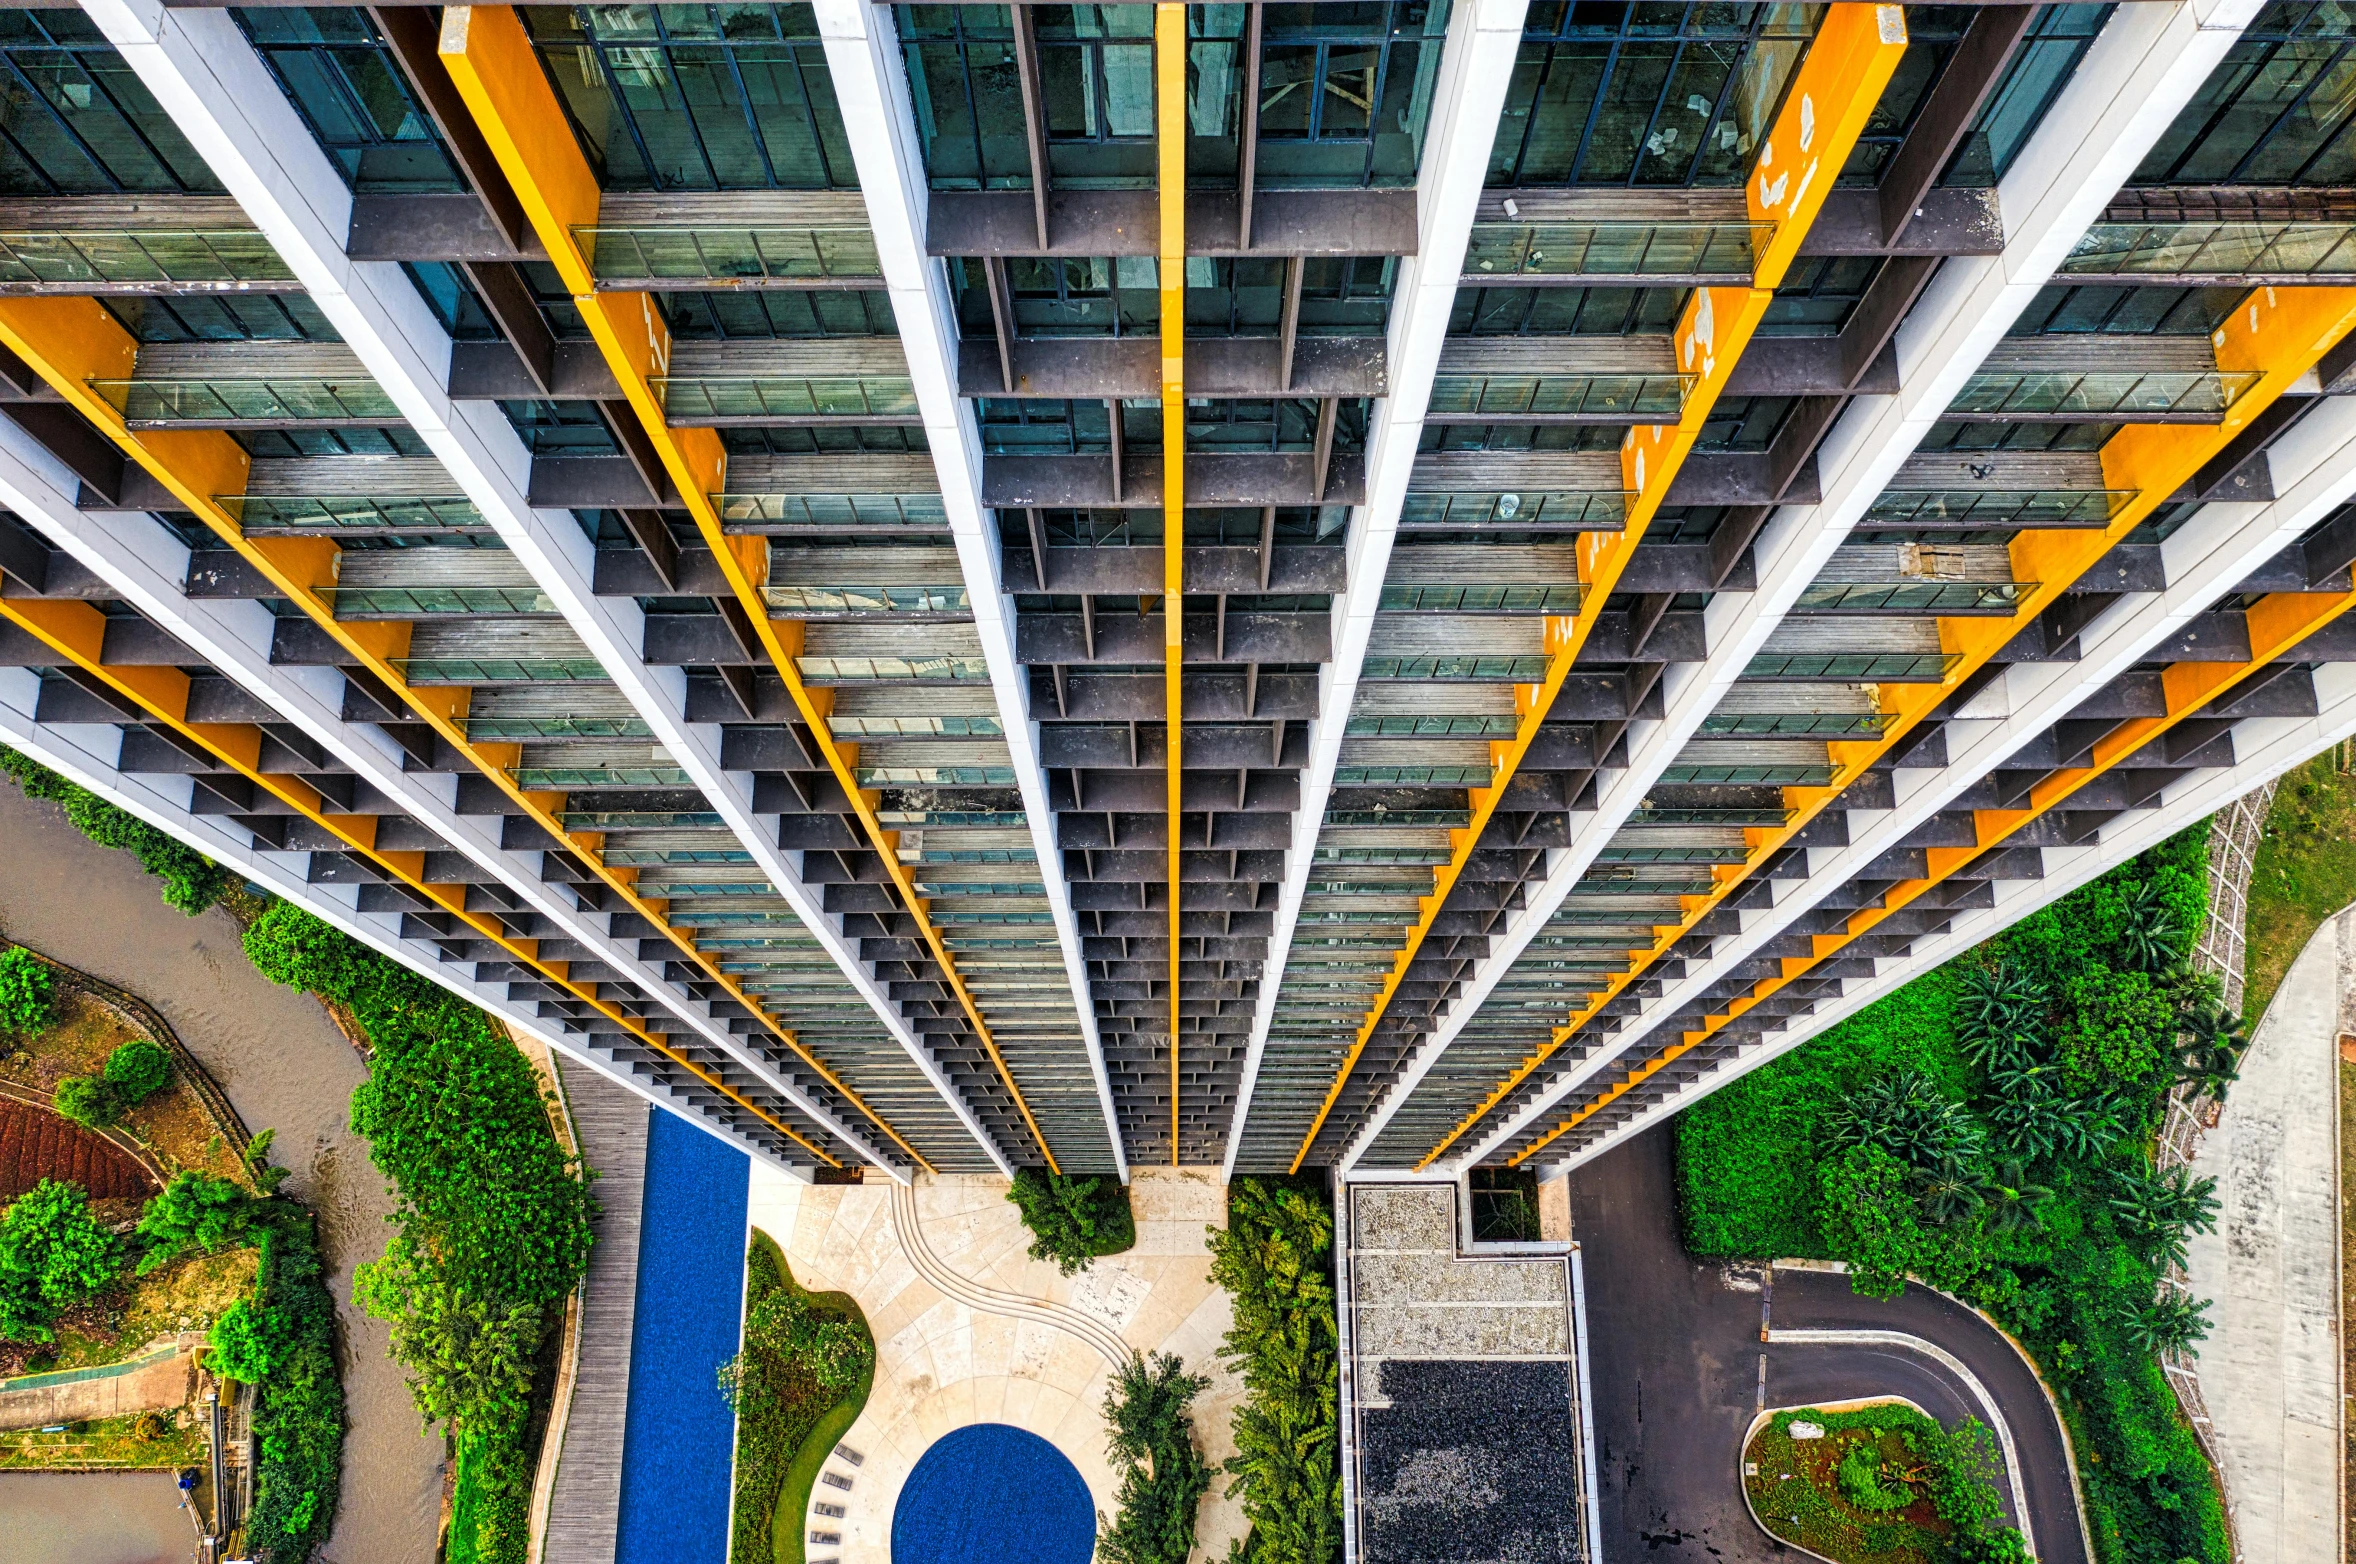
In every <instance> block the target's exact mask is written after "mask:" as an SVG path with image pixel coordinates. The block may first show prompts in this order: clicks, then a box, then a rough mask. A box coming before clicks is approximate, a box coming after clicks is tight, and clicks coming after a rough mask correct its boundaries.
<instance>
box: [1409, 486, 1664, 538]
mask: <svg viewBox="0 0 2356 1564" xmlns="http://www.w3.org/2000/svg"><path fill="white" fill-rule="evenodd" d="M1399 525H1400V526H1402V527H1480V526H1510V527H1517V528H1529V527H1576V528H1584V529H1585V530H1587V531H1590V532H1618V531H1620V530H1622V529H1623V528H1625V527H1626V526H1627V525H1628V496H1627V495H1626V494H1624V493H1622V492H1621V491H1619V490H1617V489H1609V490H1602V491H1597V490H1592V489H1550V490H1538V489H1469V490H1452V491H1447V492H1438V493H1422V494H1410V495H1408V496H1407V500H1406V503H1405V504H1404V505H1403V506H1401V507H1400V510H1399Z"/></svg>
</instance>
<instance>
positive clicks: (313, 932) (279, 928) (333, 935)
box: [244, 901, 385, 1005]
mask: <svg viewBox="0 0 2356 1564" xmlns="http://www.w3.org/2000/svg"><path fill="white" fill-rule="evenodd" d="M244 945H245V957H246V960H248V961H250V962H252V963H253V964H254V970H255V971H257V972H259V973H261V974H262V976H264V977H266V978H268V979H269V980H270V981H271V982H273V983H277V984H280V985H282V986H283V987H286V988H299V989H304V990H307V991H308V992H310V993H314V994H317V995H318V996H319V997H320V998H322V999H330V1000H333V1001H335V1002H336V1003H337V1004H339V1005H341V1004H350V1003H351V1002H352V1001H353V999H354V998H356V997H357V996H359V995H360V994H361V993H363V992H364V991H367V990H368V989H370V988H371V987H372V986H373V985H374V984H375V983H376V982H377V981H378V980H379V979H381V978H382V977H383V975H384V974H383V972H382V967H383V965H384V964H385V962H384V958H383V957H381V956H379V955H378V954H377V953H376V952H375V951H372V950H370V949H369V948H368V947H367V946H365V945H363V944H361V943H360V942H359V941H358V940H356V939H354V938H352V937H351V936H350V935H348V934H346V933H344V932H343V931H342V930H341V929H338V928H337V927H335V925H333V924H331V923H329V922H327V921H326V920H325V919H322V918H317V917H314V916H312V915H311V914H310V913H308V912H305V911H304V910H303V909H302V908H300V907H298V906H296V905H295V904H294V903H293V902H290V901H274V902H272V903H271V904H270V905H269V906H267V907H265V908H263V909H262V913H261V916H259V917H257V918H255V919H254V921H253V922H251V923H249V924H247V925H246V929H245V935H244Z"/></svg>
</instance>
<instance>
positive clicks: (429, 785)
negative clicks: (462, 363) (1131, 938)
mask: <svg viewBox="0 0 2356 1564" xmlns="http://www.w3.org/2000/svg"><path fill="white" fill-rule="evenodd" d="M76 486H77V485H76V480H75V479H74V478H73V476H72V474H70V473H69V472H67V471H66V470H65V468H64V467H63V465H62V464H60V463H58V461H57V460H56V458H54V457H53V456H51V455H50V454H49V453H48V452H47V451H45V450H43V449H42V448H41V447H40V446H39V445H38V444H37V443H35V442H34V440H33V439H32V437H31V436H30V435H27V434H25V433H24V432H23V431H22V430H20V429H19V428H17V426H16V425H15V424H14V423H11V422H9V421H7V420H5V419H0V507H4V508H6V509H7V510H9V511H11V512H13V513H14V514H15V515H16V516H18V517H19V518H20V519H22V520H23V521H25V522H26V523H27V524H28V525H30V526H32V527H33V528H34V530H36V531H37V532H39V533H40V534H41V535H42V536H43V537H44V538H46V539H47V540H48V541H49V543H50V544H51V545H52V546H53V547H55V548H57V549H59V550H61V551H62V552H64V553H65V554H66V555H67V556H68V557H69V558H71V559H72V560H73V561H74V562H75V563H76V564H79V565H80V566H82V567H83V568H84V569H86V570H88V571H89V572H90V573H91V574H92V575H94V576H96V577H98V578H99V579H100V580H102V581H104V582H106V583H107V585H108V586H109V587H111V588H112V589H113V590H114V591H115V592H116V593H117V594H118V595H119V596H120V597H121V598H122V600H123V601H124V602H127V603H129V604H130V605H131V606H132V607H134V608H136V609H138V610H139V611H140V613H142V614H144V615H146V616H147V618H148V619H150V620H151V621H153V622H154V623H155V624H157V625H158V626H160V627H161V628H162V629H164V630H165V631H166V632H168V633H169V634H171V635H172V636H173V637H174V639H176V640H178V641H179V642H180V643H181V644H182V645H184V646H186V647H187V648H188V649H189V651H190V652H191V653H193V654H194V655H195V656H197V657H200V658H202V659H203V660H204V661H205V662H207V663H209V664H210V665H211V666H212V667H213V668H214V669H215V670H216V671H218V672H220V673H221V674H223V675H225V676H226V677H228V678H230V679H232V680H235V681H236V682H237V683H238V684H239V685H240V686H242V687H243V688H245V689H246V690H248V691H250V692H251V693H252V694H253V695H254V696H255V698H257V699H259V700H261V701H263V702H265V703H266V704H267V705H268V706H269V707H270V708H271V709H272V710H273V711H274V712H276V713H277V714H278V715H279V717H280V718H281V719H282V720H284V721H286V722H288V723H290V724H292V725H293V726H295V727H298V728H300V729H302V731H303V732H304V733H305V734H306V735H308V736H309V737H310V738H311V739H312V740H314V741H315V742H317V743H318V744H319V745H320V746H321V747H322V748H323V749H325V750H326V751H327V753H329V754H330V755H332V756H334V757H335V759H336V761H337V762H338V763H339V764H341V765H343V766H344V767H345V768H346V769H348V770H349V771H350V772H351V773H352V774H353V775H354V776H356V777H358V778H359V779H360V780H361V781H362V782H365V783H366V784H367V785H368V786H369V787H370V788H372V789H374V790H375V791H376V792H377V793H378V794H380V795H382V796H383V797H384V798H385V799H387V800H388V801H390V802H391V803H393V804H394V805H396V806H397V807H398V808H399V809H400V810H401V811H402V813H404V814H406V815H408V816H409V817H411V818H412V819H415V820H416V821H417V822H418V823H419V824H421V825H424V826H426V827H427V828H428V829H430V830H433V831H434V832H436V833H437V834H439V835H440V836H441V837H442V838H443V839H444V840H445V841H447V842H449V843H450V845H451V846H452V847H454V848H456V849H457V850H458V851H459V852H461V853H463V854H465V855H466V857H467V858H468V859H469V860H471V861H472V862H474V863H475V864H476V865H478V866H479V867H481V868H482V869H484V870H487V871H488V872H490V873H492V874H494V875H497V876H498V877H499V880H500V883H501V884H503V885H505V886H507V887H508V889H510V890H511V891H513V892H514V893H515V894H516V895H517V896H519V897H520V898H522V900H523V902H524V904H525V905H526V906H528V907H530V908H531V909H532V910H533V911H534V912H536V913H538V914H539V915H541V916H542V917H545V918H547V919H548V920H549V922H550V923H551V925H553V926H554V927H555V928H557V929H559V930H561V931H562V933H563V935H564V937H565V938H567V939H569V940H573V941H576V942H577V943H579V944H580V945H582V946H583V947H584V948H586V949H589V950H592V951H595V952H596V954H597V959H598V960H599V961H601V962H603V963H604V964H606V965H607V966H610V967H612V968H613V969H614V970H615V971H617V972H620V973H623V974H625V975H626V976H627V977H628V978H629V979H630V981H631V982H633V983H635V984H637V985H638V987H640V988H641V989H643V990H644V991H645V992H646V993H647V994H648V995H649V996H650V997H651V998H653V999H654V1000H655V1001H657V1002H658V1003H660V1004H661V1005H662V1006H663V1007H664V1008H665V1009H666V1010H668V1011H670V1012H671V1013H672V1014H673V1015H674V1016H676V1017H677V1018H678V1019H679V1021H680V1022H681V1023H683V1024H684V1025H685V1026H686V1027H687V1028H688V1029H689V1030H691V1031H693V1032H694V1033H695V1034H696V1035H697V1036H699V1037H701V1038H703V1039H704V1040H705V1041H707V1042H709V1043H711V1044H712V1045H713V1046H715V1047H717V1048H719V1049H721V1050H722V1051H723V1052H725V1053H727V1054H728V1055H729V1056H730V1057H732V1058H734V1059H736V1060H737V1061H738V1062H739V1063H740V1064H742V1065H743V1066H744V1068H745V1069H747V1070H748V1071H750V1072H751V1073H752V1074H753V1076H754V1077H755V1078H757V1079H758V1080H759V1081H760V1082H761V1084H762V1085H763V1086H765V1087H767V1088H768V1089H769V1090H770V1091H773V1092H775V1093H776V1094H777V1095H778V1096H780V1097H782V1098H783V1099H785V1100H786V1101H787V1102H790V1103H791V1104H793V1106H794V1108H795V1110H796V1111H798V1112H800V1113H802V1114H804V1115H806V1116H807V1117H809V1118H810V1119H811V1120H813V1121H814V1122H816V1123H818V1124H820V1125H822V1126H824V1127H825V1129H826V1130H827V1131H828V1133H830V1134H832V1135H833V1136H834V1137H835V1138H836V1139H837V1140H839V1141H841V1142H842V1143H843V1144H844V1145H845V1146H847V1147H849V1148H850V1149H851V1150H852V1151H853V1152H854V1153H855V1154H856V1155H858V1156H859V1157H861V1158H862V1159H864V1160H865V1161H867V1162H869V1163H870V1164H872V1165H873V1166H875V1167H876V1168H878V1169H879V1170H881V1171H884V1172H887V1173H892V1172H893V1171H894V1170H893V1166H892V1164H891V1163H890V1162H889V1161H887V1160H886V1158H885V1157H884V1155H883V1153H882V1152H881V1151H880V1150H879V1149H878V1147H877V1145H876V1140H877V1137H875V1136H873V1135H871V1134H867V1133H864V1132H863V1131H861V1130H860V1129H858V1128H856V1127H854V1126H853V1125H851V1124H849V1123H847V1122H845V1121H844V1120H843V1119H842V1118H841V1117H840V1116H838V1115H836V1114H834V1113H832V1112H830V1111H829V1110H828V1109H827V1108H826V1107H825V1106H824V1105H823V1104H821V1103H818V1102H816V1101H815V1100H813V1099H812V1098H811V1097H810V1096H809V1094H808V1093H807V1092H805V1091H803V1090H802V1088H801V1087H800V1086H798V1085H796V1084H795V1083H794V1081H793V1080H792V1079H790V1078H789V1077H787V1076H786V1075H784V1074H782V1073H781V1072H780V1071H779V1070H778V1069H777V1067H776V1066H775V1065H772V1064H771V1063H769V1061H768V1060H766V1059H764V1058H762V1057H761V1056H760V1055H759V1054H757V1053H752V1051H751V1050H748V1049H746V1048H745V1047H744V1046H743V1044H742V1042H741V1040H739V1039H737V1038H736V1037H735V1036H734V1034H733V1033H731V1032H730V1031H729V1029H728V1024H727V1022H726V1021H725V1020H724V1019H723V1018H721V1017H719V1016H716V1015H714V1014H713V1013H712V1012H711V1009H710V1007H709V1006H707V1005H705V1004H703V1003H701V1002H700V1001H697V1000H696V999H694V998H693V997H691V996H690V995H688V994H686V993H685V992H683V991H682V990H681V989H680V988H679V987H678V986H677V985H675V984H672V983H669V982H666V981H664V979H663V973H662V967H661V964H660V963H659V962H649V961H645V960H642V959H641V958H640V957H639V956H638V954H637V952H636V951H635V950H634V949H632V948H631V945H630V944H629V943H626V942H624V941H622V940H618V939H616V938H614V937H613V935H612V934H611V933H609V932H608V926H607V919H606V918H605V917H604V916H603V915H602V914H599V913H596V912H592V911H590V910H588V909H586V908H584V907H582V906H580V905H579V904H578V903H577V902H576V901H575V900H574V899H573V897H572V895H571V894H570V893H569V892H568V891H566V890H565V889H564V888H563V887H561V886H558V885H553V884H550V883H549V882H547V881H546V880H544V879H542V878H541V875H540V872H539V871H540V860H541V857H542V855H541V854H540V853H538V852H526V851H517V850H514V849H510V848H507V847H504V846H502V845H501V843H500V821H501V818H502V817H499V816H484V815H461V814H459V813H458V811H457V807H456V806H457V794H458V782H457V778H456V777H454V776H449V775H439V776H436V775H420V774H415V773H411V772H410V771H408V770H407V769H406V768H405V766H404V764H403V757H402V753H401V751H400V748H399V747H398V746H397V745H395V744H394V743H393V741H392V740H391V739H390V738H388V737H386V736H385V734H384V733H383V731H382V730H381V729H375V730H371V729H369V728H366V727H362V726H360V725H358V724H354V723H348V722H345V721H344V720H343V716H342V708H343V694H344V676H343V674H342V673H341V672H339V671H337V670H336V669H333V668H287V667H282V666H280V665H278V664H275V663H272V662H271V661H270V645H271V639H272V636H273V633H274V631H275V629H276V624H277V621H276V620H275V619H274V618H273V616H272V615H271V613H270V611H269V609H267V608H266V607H264V606H263V605H262V604H260V603H258V602H253V601H248V600H240V599H217V598H215V599H204V600H201V601H200V600H192V599H190V598H189V597H188V596H187V594H186V593H185V591H183V590H182V585H181V584H182V583H183V582H184V581H185V580H186V579H187V573H188V560H189V550H188V548H187V546H186V545H184V544H183V543H181V542H180V540H179V539H178V538H176V537H174V536H173V535H172V533H171V532H170V531H169V530H167V529H166V528H165V527H164V525H163V524H162V523H161V522H159V521H157V520H156V519H155V518H154V517H153V516H150V515H147V514H145V513H144V512H138V511H81V510H76V509H74V506H73V494H74V491H75V488H76ZM748 1054H749V1055H750V1057H747V1055H748ZM894 1176H896V1177H903V1178H904V1177H906V1174H905V1173H904V1172H902V1173H895V1174H894Z"/></svg>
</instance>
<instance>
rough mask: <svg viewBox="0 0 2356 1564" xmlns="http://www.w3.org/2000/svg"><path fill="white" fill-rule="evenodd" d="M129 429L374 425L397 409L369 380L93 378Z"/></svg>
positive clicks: (397, 414) (395, 417)
mask: <svg viewBox="0 0 2356 1564" xmlns="http://www.w3.org/2000/svg"><path fill="white" fill-rule="evenodd" d="M89 386H90V389H91V390H93V391H95V392H97V393H98V394H99V396H101V397H103V398H104V399H105V400H106V401H108V402H110V403H112V404H113V406H114V407H115V409H116V411H118V412H120V413H121V414H122V415H123V421H124V422H125V423H127V424H129V425H131V427H133V428H135V429H136V428H140V427H143V426H152V425H158V424H240V423H266V424H298V423H311V424H378V423H386V422H393V423H398V422H400V420H401V410H400V409H399V408H398V407H396V406H395V405H394V404H393V399H392V398H391V397H389V396H387V395H385V392H384V388H383V387H382V386H380V385H378V384H377V383H376V382H375V381H373V380H368V379H360V380H302V379H272V380H92V381H90V382H89Z"/></svg>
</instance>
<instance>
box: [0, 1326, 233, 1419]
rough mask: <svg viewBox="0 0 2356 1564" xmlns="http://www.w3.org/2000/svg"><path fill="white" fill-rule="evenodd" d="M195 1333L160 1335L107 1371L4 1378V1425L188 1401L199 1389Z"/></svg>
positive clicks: (0, 1391) (120, 1413) (0, 1385)
mask: <svg viewBox="0 0 2356 1564" xmlns="http://www.w3.org/2000/svg"><path fill="white" fill-rule="evenodd" d="M203 1344H204V1337H203V1336H202V1335H200V1334H196V1333H193V1332H191V1333H184V1334H182V1335H177V1336H164V1337H159V1338H158V1339H156V1340H155V1341H151V1342H149V1343H148V1344H147V1346H146V1347H145V1348H143V1349H141V1351H140V1352H139V1353H138V1355H137V1356H135V1357H131V1358H127V1359H125V1360H124V1361H123V1362H121V1363H110V1364H108V1365H107V1366H106V1367H105V1368H103V1369H62V1370H58V1371H55V1372H52V1373H47V1374H25V1375H20V1376H19V1377H17V1378H15V1379H9V1380H0V1428H47V1427H48V1426H49V1425H51V1424H52V1423H80V1422H86V1421H89V1420H91V1419H94V1418H101V1417H125V1416H128V1415H129V1414H131V1413H133V1412H161V1411H164V1410H166V1409H168V1408H171V1407H176V1406H182V1405H185V1404H186V1403H187V1401H188V1398H189V1396H190V1395H191V1394H192V1393H193V1392H194V1391H195V1389H196V1349H197V1348H198V1347H200V1346H202V1345H203Z"/></svg>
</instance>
